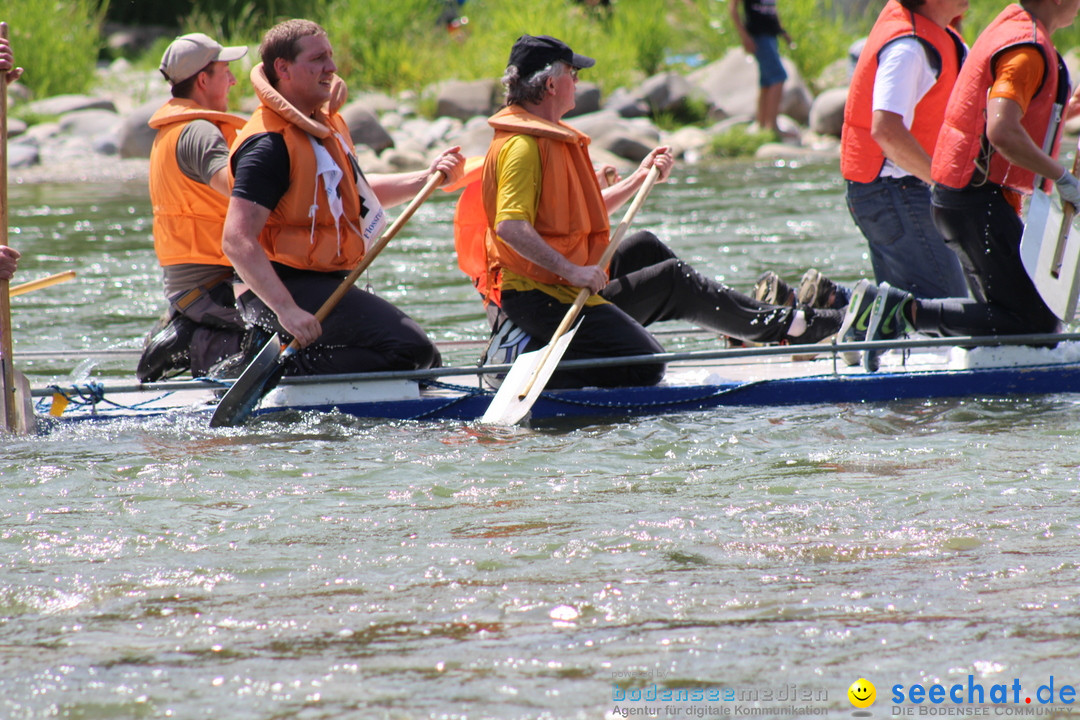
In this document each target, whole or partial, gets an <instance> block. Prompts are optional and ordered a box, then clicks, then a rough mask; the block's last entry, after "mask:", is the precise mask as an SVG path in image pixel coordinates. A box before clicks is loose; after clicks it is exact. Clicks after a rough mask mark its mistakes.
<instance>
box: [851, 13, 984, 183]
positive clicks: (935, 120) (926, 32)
mask: <svg viewBox="0 0 1080 720" xmlns="http://www.w3.org/2000/svg"><path fill="white" fill-rule="evenodd" d="M901 38H915V39H916V40H918V41H919V42H920V43H921V44H922V46H923V47H924V48H925V49H926V53H927V56H928V57H929V58H930V64H931V66H932V67H933V68H934V71H935V73H936V75H937V82H935V83H934V85H933V87H931V88H930V90H929V91H928V92H927V93H926V95H924V96H923V98H922V99H921V100H920V101H919V104H918V105H916V106H915V115H914V118H913V119H912V122H911V128H910V131H911V134H912V135H913V136H914V137H915V139H916V140H917V141H918V143H919V145H921V146H922V149H923V150H925V151H926V154H927V155H930V156H933V154H934V144H935V142H936V141H937V136H938V131H939V130H940V129H941V122H942V120H943V119H944V117H945V106H946V104H947V103H948V101H949V93H951V92H952V89H953V84H954V83H955V82H956V77H957V74H958V73H959V72H960V65H961V64H962V63H963V61H964V55H965V54H966V53H967V49H966V47H965V46H964V41H963V40H961V39H960V36H959V35H957V34H956V32H954V31H953V29H952V28H942V27H941V26H939V25H938V24H937V23H935V22H934V21H933V20H930V19H929V18H927V17H924V16H923V15H920V14H918V13H916V12H914V11H913V10H908V9H907V8H905V7H904V6H903V5H901V4H900V3H899V2H897V0H889V2H888V3H887V4H886V5H885V7H884V9H883V10H882V11H881V14H880V15H878V19H877V21H876V22H875V23H874V27H873V29H872V30H871V31H870V36H869V37H868V38H867V40H866V45H865V46H864V47H863V49H862V52H861V53H860V55H859V62H858V63H857V64H856V65H855V73H854V75H853V76H852V78H851V88H850V90H849V91H848V99H847V103H846V104H845V106H844V127H843V130H842V131H841V135H840V137H841V140H840V172H841V174H843V176H844V178H845V179H847V180H853V181H855V182H862V183H867V182H871V181H873V180H875V179H876V178H877V177H878V175H879V174H880V173H881V168H882V167H883V166H884V164H885V153H883V152H882V150H881V147H880V146H879V145H878V144H877V142H876V141H875V140H874V138H873V137H872V136H871V134H870V126H871V123H872V121H873V100H874V80H875V77H876V76H877V69H878V57H879V55H880V54H881V51H882V50H883V49H885V47H886V46H887V45H888V44H889V43H891V42H893V41H895V40H899V39H901Z"/></svg>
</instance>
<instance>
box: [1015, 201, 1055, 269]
mask: <svg viewBox="0 0 1080 720" xmlns="http://www.w3.org/2000/svg"><path fill="white" fill-rule="evenodd" d="M1053 205H1054V203H1053V201H1051V199H1050V196H1049V195H1047V194H1046V193H1044V192H1043V191H1042V190H1039V189H1038V188H1036V189H1035V191H1034V192H1032V193H1031V199H1030V200H1029V201H1028V211H1027V217H1025V218H1024V235H1023V237H1021V238H1020V261H1021V262H1022V263H1023V264H1024V270H1026V271H1027V274H1028V277H1030V278H1032V279H1034V278H1035V272H1036V269H1037V268H1038V266H1039V249H1040V248H1041V247H1042V245H1043V238H1044V237H1045V236H1046V233H1047V227H1048V219H1049V217H1050V213H1051V210H1052V209H1053ZM1057 216H1058V222H1057V227H1061V211H1060V210H1058V211H1057ZM1056 241H1057V237H1056V231H1055V237H1054V238H1053V239H1052V240H1050V242H1051V244H1053V243H1054V242H1056Z"/></svg>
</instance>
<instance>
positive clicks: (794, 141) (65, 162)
mask: <svg viewBox="0 0 1080 720" xmlns="http://www.w3.org/2000/svg"><path fill="white" fill-rule="evenodd" d="M250 57H251V55H249V58H250ZM249 62H250V60H249ZM785 63H786V66H787V70H788V73H789V75H790V79H789V81H788V83H787V84H786V86H785V92H784V100H783V105H782V112H783V116H782V117H781V127H782V129H783V130H784V135H785V141H784V143H777V144H771V145H767V146H765V147H763V148H762V149H761V151H760V154H764V155H769V156H776V155H779V156H802V155H806V154H815V155H822V154H823V155H833V154H835V153H836V148H837V144H838V136H839V130H840V116H841V114H842V111H843V100H844V98H846V94H847V91H846V87H845V85H846V81H847V72H846V67H847V63H842V64H840V65H839V66H838V67H837V68H835V72H832V76H834V77H835V81H833V82H832V83H827V84H830V85H834V87H833V88H832V89H829V90H826V91H824V92H821V93H819V94H817V95H816V96H815V95H814V94H813V93H812V92H811V90H810V88H809V86H808V84H807V83H806V82H805V81H804V80H803V78H802V77H800V75H799V73H798V71H797V70H796V68H795V67H794V65H792V64H791V63H789V62H788V61H787V60H785ZM236 65H237V67H236V68H235V72H236V74H237V77H238V78H240V83H241V87H244V86H247V87H250V85H249V84H248V80H247V72H248V69H249V68H248V67H244V66H243V64H242V62H240V63H237V64H236ZM819 84H820V81H819ZM95 88H96V89H95V91H94V92H93V93H92V94H90V95H85V96H84V95H77V96H76V95H64V96H57V97H52V98H44V99H33V98H30V97H28V95H27V93H26V92H25V90H24V89H22V88H20V86H19V84H18V83H16V84H15V85H13V86H12V87H11V92H10V94H9V96H10V102H11V103H12V111H11V112H10V113H9V118H8V131H9V138H10V139H9V167H10V170H9V174H10V177H11V181H12V182H17V183H18V182H64V181H86V180H116V179H136V178H142V177H145V176H146V174H147V158H148V156H149V152H150V145H151V142H152V141H153V131H151V130H150V129H149V128H148V127H147V125H146V121H147V119H148V118H149V117H150V115H151V114H152V113H153V112H154V110H156V109H157V108H158V107H159V106H160V105H161V104H162V103H163V102H164V101H165V100H166V99H167V98H168V86H167V84H166V83H165V81H164V80H163V79H162V78H161V76H160V74H159V73H158V72H157V71H156V70H151V71H143V70H136V69H133V68H132V67H131V66H130V64H128V63H127V62H125V61H123V60H120V61H116V62H114V63H112V64H111V65H109V66H107V67H102V68H100V69H99V70H98V82H97V83H96V85H95ZM424 96H425V97H428V98H432V99H433V100H434V103H435V108H436V115H437V118H436V119H434V120H429V119H425V118H422V117H420V115H419V114H418V113H417V111H416V109H417V105H418V102H419V100H418V95H417V94H415V93H405V94H402V95H400V96H397V97H389V96H386V95H381V94H374V93H357V92H354V93H353V94H352V97H351V101H350V103H349V104H348V105H347V106H346V107H345V108H344V109H343V114H344V116H345V118H346V120H347V122H348V123H349V127H350V129H351V130H352V136H353V139H354V141H355V142H356V143H357V146H358V150H360V151H361V162H362V164H363V166H364V167H365V169H367V170H369V171H370V172H392V171H397V170H413V169H419V168H423V167H425V166H426V165H427V163H428V161H429V158H430V157H432V155H434V154H435V153H437V152H438V151H439V150H441V149H442V148H445V147H448V146H451V145H461V146H462V148H463V151H464V152H465V153H466V154H467V155H477V154H483V152H484V151H485V150H486V148H487V145H488V142H489V141H490V138H491V130H490V128H489V127H488V125H487V123H486V121H485V120H486V118H487V117H488V116H489V115H491V114H492V113H493V112H494V111H495V110H496V109H497V108H498V106H499V104H500V102H501V97H502V88H501V86H500V85H499V83H498V80H497V79H490V80H480V81H472V82H457V81H450V82H446V83H443V84H441V85H439V86H436V87H431V88H428V89H426V90H425V91H424ZM756 96H757V67H756V65H755V63H754V61H753V59H752V58H750V57H749V56H747V55H746V54H745V53H744V52H743V51H742V50H741V49H734V50H732V51H731V52H729V53H728V55H727V56H725V57H724V58H723V59H721V60H718V61H716V62H714V63H712V64H710V65H707V66H704V67H701V68H698V69H695V70H693V71H691V72H688V73H687V74H685V75H682V74H678V73H674V72H668V73H663V74H660V75H656V76H654V77H652V78H649V79H648V80H646V81H645V82H643V83H642V84H641V85H639V86H638V87H636V88H627V89H619V90H616V91H615V92H613V93H611V95H610V96H608V97H602V96H601V93H600V90H599V88H597V87H596V86H595V85H592V84H590V83H588V82H584V81H583V82H581V83H579V87H578V99H577V105H578V107H577V109H576V111H575V116H574V117H573V119H571V120H570V122H572V123H573V124H574V125H575V126H577V127H579V128H581V129H582V130H584V131H585V132H587V133H589V134H590V135H591V136H592V137H593V146H592V152H593V156H594V159H595V160H596V161H597V162H609V163H612V164H614V165H615V166H616V167H620V168H627V169H629V168H632V167H633V166H634V165H635V164H636V163H637V162H638V161H640V159H641V158H642V157H644V155H645V153H647V152H648V150H649V149H651V148H652V147H655V146H656V145H659V144H667V145H671V146H672V147H673V148H674V150H675V152H676V154H677V156H678V157H679V158H680V160H681V161H683V162H691V163H693V162H697V161H699V160H700V159H702V158H703V157H705V156H707V155H708V152H709V151H708V147H709V143H710V141H711V139H712V137H713V136H715V135H717V134H719V133H722V132H725V131H726V130H728V129H729V128H730V127H731V126H732V125H734V124H739V123H749V122H750V120H751V118H752V116H753V112H754V107H755V102H756ZM254 103H255V100H254V97H253V96H250V97H247V98H245V100H244V101H243V102H242V105H243V107H242V108H241V112H244V111H250V110H251V109H253V107H254ZM688 104H694V106H695V107H696V108H701V107H705V108H706V109H707V112H708V117H709V118H710V123H711V124H710V125H709V126H708V127H704V128H703V127H683V128H680V129H678V130H675V131H664V130H662V129H660V128H659V127H657V126H656V125H655V124H654V123H653V122H652V121H650V120H649V117H650V116H655V115H656V114H658V113H659V114H668V115H676V114H677V113H679V112H680V111H681V109H682V108H684V107H686V106H687V105H688ZM20 116H21V117H27V118H32V119H33V122H32V124H30V125H28V124H27V123H26V122H24V121H23V120H21V119H19V117H20Z"/></svg>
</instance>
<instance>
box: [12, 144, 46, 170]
mask: <svg viewBox="0 0 1080 720" xmlns="http://www.w3.org/2000/svg"><path fill="white" fill-rule="evenodd" d="M7 160H8V167H9V168H21V167H30V166H32V165H38V164H40V163H41V153H40V152H39V151H38V147H37V144H36V143H29V142H17V143H11V144H10V145H8V153H7Z"/></svg>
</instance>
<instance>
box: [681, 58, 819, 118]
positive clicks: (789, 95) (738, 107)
mask: <svg viewBox="0 0 1080 720" xmlns="http://www.w3.org/2000/svg"><path fill="white" fill-rule="evenodd" d="M781 61H782V62H783V65H784V70H785V71H787V74H788V79H787V81H786V82H785V83H784V93H783V96H782V97H781V100H780V112H781V113H783V114H785V115H788V116H790V117H791V118H793V119H794V120H796V121H797V122H800V123H804V122H806V120H807V119H808V117H809V112H810V105H811V102H812V97H813V95H812V94H811V93H810V90H809V88H807V86H806V82H805V81H804V80H803V78H802V75H801V74H800V73H799V70H798V68H797V67H795V64H794V63H793V62H792V61H791V60H790V59H789V58H786V57H785V58H781ZM686 79H687V80H688V81H689V82H690V83H691V84H692V85H694V86H695V87H697V88H700V89H701V91H702V92H703V93H704V94H705V98H706V101H707V102H708V104H710V105H711V106H713V107H715V108H718V109H719V110H721V111H722V112H723V113H724V114H725V115H727V116H729V117H735V116H744V115H750V116H752V117H753V116H756V115H757V97H758V67H757V62H756V61H755V60H754V58H753V57H752V56H751V55H748V54H747V53H746V51H745V50H743V49H742V48H741V47H737V48H732V49H731V50H729V51H728V52H727V54H726V55H724V57H723V58H721V59H719V60H717V61H715V62H713V63H710V64H709V65H706V66H705V67H703V68H699V69H698V70H695V71H693V72H692V73H690V74H689V75H688V76H687V78H686Z"/></svg>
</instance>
